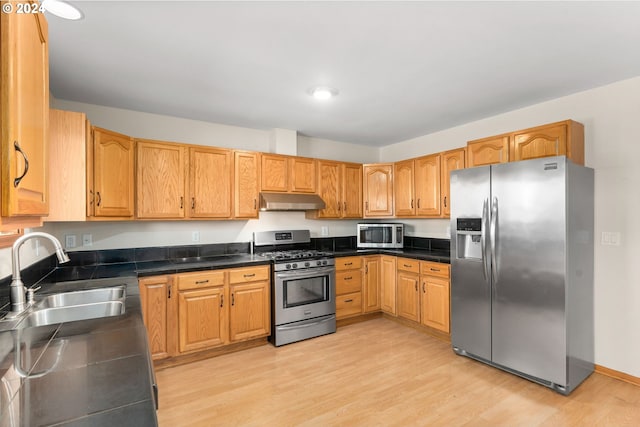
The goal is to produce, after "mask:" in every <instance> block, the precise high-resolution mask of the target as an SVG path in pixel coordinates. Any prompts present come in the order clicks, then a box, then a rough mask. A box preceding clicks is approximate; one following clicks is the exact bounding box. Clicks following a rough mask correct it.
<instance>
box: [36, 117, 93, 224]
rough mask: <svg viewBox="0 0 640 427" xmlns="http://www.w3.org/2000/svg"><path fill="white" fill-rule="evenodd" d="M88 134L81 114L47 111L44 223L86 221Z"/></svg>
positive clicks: (87, 123)
mask: <svg viewBox="0 0 640 427" xmlns="http://www.w3.org/2000/svg"><path fill="white" fill-rule="evenodd" d="M87 128H88V129H87ZM90 135H91V128H90V124H89V122H88V120H87V118H86V116H85V114H84V113H76V112H73V111H63V110H55V109H53V108H52V109H50V110H49V140H50V149H49V187H50V189H51V191H50V192H49V216H48V217H46V218H44V220H45V221H86V219H87V139H88V138H89V137H90ZM60 189H64V190H63V191H61V190H60Z"/></svg>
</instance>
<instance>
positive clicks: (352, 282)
mask: <svg viewBox="0 0 640 427" xmlns="http://www.w3.org/2000/svg"><path fill="white" fill-rule="evenodd" d="M361 290H362V271H361V270H352V271H339V272H337V273H336V294H337V295H342V294H348V293H352V292H360V291H361Z"/></svg>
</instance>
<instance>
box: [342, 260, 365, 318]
mask: <svg viewBox="0 0 640 427" xmlns="http://www.w3.org/2000/svg"><path fill="white" fill-rule="evenodd" d="M358 314H362V257H359V256H354V257H343V258H336V319H344V318H345V317H350V316H355V315H358Z"/></svg>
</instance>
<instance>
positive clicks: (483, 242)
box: [480, 199, 489, 282]
mask: <svg viewBox="0 0 640 427" xmlns="http://www.w3.org/2000/svg"><path fill="white" fill-rule="evenodd" d="M488 218H489V199H484V202H483V203H482V225H481V226H480V251H481V252H482V273H483V274H484V280H485V281H486V282H488V281H489V266H488V265H487V264H488V262H489V257H488V256H487V227H486V225H487V219H488Z"/></svg>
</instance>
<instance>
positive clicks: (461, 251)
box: [456, 218, 482, 260]
mask: <svg viewBox="0 0 640 427" xmlns="http://www.w3.org/2000/svg"><path fill="white" fill-rule="evenodd" d="M481 238H482V218H458V219H457V224H456V239H457V248H458V251H457V252H458V253H457V257H458V259H477V260H481V259H482V243H481Z"/></svg>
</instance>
